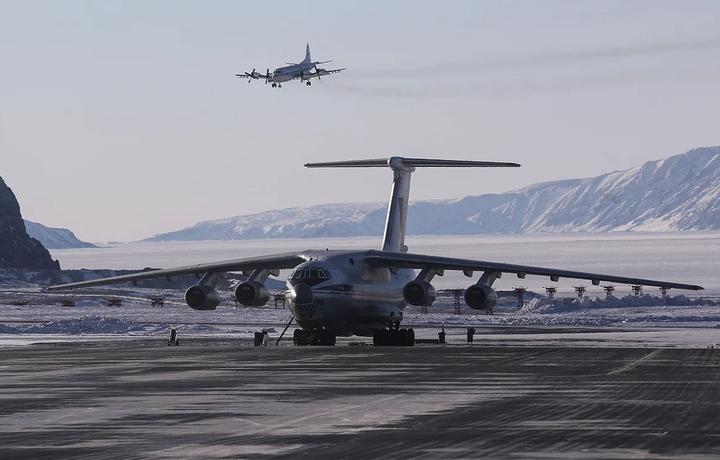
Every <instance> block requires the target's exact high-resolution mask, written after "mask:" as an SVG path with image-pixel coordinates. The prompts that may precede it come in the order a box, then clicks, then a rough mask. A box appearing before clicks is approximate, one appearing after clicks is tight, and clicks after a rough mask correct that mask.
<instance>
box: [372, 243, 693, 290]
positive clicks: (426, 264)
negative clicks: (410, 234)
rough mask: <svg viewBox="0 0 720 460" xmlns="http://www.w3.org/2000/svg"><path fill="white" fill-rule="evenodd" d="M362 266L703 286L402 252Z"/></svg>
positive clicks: (377, 255)
mask: <svg viewBox="0 0 720 460" xmlns="http://www.w3.org/2000/svg"><path fill="white" fill-rule="evenodd" d="M365 262H366V263H367V264H368V265H371V266H373V267H378V268H380V267H384V268H414V269H423V268H434V269H436V270H458V271H463V272H465V273H466V274H470V273H471V272H474V271H479V272H495V273H516V274H518V276H520V277H522V278H524V277H525V275H539V276H548V277H550V278H551V280H553V281H557V280H558V279H559V278H573V279H583V280H590V281H592V283H593V284H594V285H599V284H600V283H601V282H603V281H604V282H610V283H622V284H639V285H643V286H657V287H664V288H674V289H688V290H692V291H699V290H702V289H704V288H703V287H702V286H697V285H692V284H683V283H674V282H670V281H658V280H650V279H644V278H629V277H626V276H615V275H604V274H600V273H589V272H579V271H573V270H556V269H553V268H544V267H534V266H530V265H515V264H504V263H497V262H487V261H482V260H469V259H456V258H452V257H439V256H429V255H423V254H410V253H402V252H387V251H374V250H373V251H368V253H367V254H366V256H365Z"/></svg>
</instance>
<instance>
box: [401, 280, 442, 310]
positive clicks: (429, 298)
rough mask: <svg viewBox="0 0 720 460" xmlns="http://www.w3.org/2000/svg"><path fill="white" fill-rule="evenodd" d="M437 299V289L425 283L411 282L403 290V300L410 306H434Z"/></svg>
mask: <svg viewBox="0 0 720 460" xmlns="http://www.w3.org/2000/svg"><path fill="white" fill-rule="evenodd" d="M436 297H437V293H436V292H435V288H434V287H433V286H432V284H430V283H428V282H425V281H410V282H409V283H408V284H406V285H405V287H404V288H403V298H404V299H405V302H407V303H409V304H410V305H420V306H428V305H432V303H433V302H435V298H436Z"/></svg>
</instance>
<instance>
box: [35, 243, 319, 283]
mask: <svg viewBox="0 0 720 460" xmlns="http://www.w3.org/2000/svg"><path fill="white" fill-rule="evenodd" d="M306 260H307V259H306V257H305V256H304V254H303V253H302V252H288V253H283V254H275V255H269V256H260V257H249V258H246V259H234V260H226V261H222V262H214V263H209V264H200V265H187V266H185V267H178V268H169V269H163V270H150V271H146V272H138V273H131V274H129V275H120V276H112V277H109V278H102V279H96V280H90V281H80V282H77V283H69V284H59V285H57V286H50V287H48V290H49V291H54V290H59V289H73V288H79V287H88V286H102V285H105V284H117V283H125V282H134V283H138V282H140V281H142V280H147V279H153V278H173V277H176V276H180V275H192V274H196V275H203V274H205V273H208V272H215V273H227V272H233V271H248V270H254V269H256V268H266V269H268V270H282V269H287V268H294V267H295V266H297V265H299V264H301V263H303V262H305V261H306Z"/></svg>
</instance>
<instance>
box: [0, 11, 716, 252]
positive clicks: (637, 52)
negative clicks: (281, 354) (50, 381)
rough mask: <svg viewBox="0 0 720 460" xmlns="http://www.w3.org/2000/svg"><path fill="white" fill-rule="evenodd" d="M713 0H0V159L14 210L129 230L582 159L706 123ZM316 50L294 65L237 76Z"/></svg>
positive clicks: (693, 142) (495, 177)
mask: <svg viewBox="0 0 720 460" xmlns="http://www.w3.org/2000/svg"><path fill="white" fill-rule="evenodd" d="M718 17H720V2H717V1H715V0H706V1H702V0H685V1H680V0H677V1H670V0H602V1H600V0H597V1H592V0H587V1H575V0H544V1H535V0H497V1H496V0H485V1H482V0H471V1H461V0H453V1H447V2H440V1H415V0H412V1H410V0H408V1H374V0H363V1H343V2H337V1H320V0H317V1H308V2H298V1H274V2H237V1H219V0H216V1H186V0H154V1H144V0H137V1H136V0H122V1H110V0H109V1H92V0H77V1H71V0H57V1H50V0H47V1H40V0H22V1H21V0H17V1H9V0H0V57H1V58H2V64H0V177H2V178H3V179H4V180H5V182H6V183H7V184H8V186H10V187H11V188H12V189H13V191H14V192H15V195H16V196H17V198H18V200H19V202H20V206H21V211H22V213H23V217H25V218H26V219H28V220H32V221H35V222H40V223H42V224H44V225H47V226H51V227H62V228H68V229H70V230H72V231H73V232H74V233H75V234H76V235H77V236H78V237H79V238H80V239H83V240H85V241H91V242H105V241H135V240H139V239H142V238H146V237H150V236H152V235H154V234H158V233H163V232H167V231H173V230H178V229H181V228H184V227H188V226H191V225H193V224H195V223H197V222H200V221H205V220H213V219H221V218H226V217H231V216H236V215H242V214H251V213H257V212H262V211H266V210H271V209H281V208H289V207H304V206H310V205H316V204H323V203H338V202H381V201H387V199H388V196H389V191H390V184H391V179H392V176H391V174H390V172H389V171H386V170H383V169H367V170H358V169H354V170H328V169H313V170H308V169H305V168H304V167H303V164H304V163H306V162H315V161H333V160H344V159H361V158H379V157H389V156H394V155H399V156H408V157H431V158H457V159H477V160H495V161H514V162H518V163H521V164H522V165H523V166H522V167H521V168H511V169H506V170H501V169H467V170H463V169H449V170H440V169H437V170H436V169H423V170H419V171H417V172H416V173H415V174H413V179H412V180H413V187H412V192H411V200H429V199H451V198H460V197H463V196H467V195H480V194H484V193H496V192H497V193H499V192H506V191H510V190H515V189H518V188H522V187H524V186H527V185H530V184H534V183H538V182H545V181H550V180H559V179H569V178H581V177H592V176H596V175H600V174H603V173H606V172H610V171H615V170H622V169H627V168H630V167H633V166H635V165H638V164H641V163H643V162H645V161H650V160H657V159H661V158H667V157H669V156H672V155H675V154H679V153H682V152H685V151H687V150H690V149H692V148H695V147H701V146H711V145H720V128H719V127H720V124H718V121H717V120H718V116H717V114H718V109H719V108H720V84H718V82H720V29H718V27H717V23H716V19H717V18H718ZM306 43H309V44H310V47H311V51H312V57H313V60H327V59H332V60H333V62H332V63H328V64H324V66H325V67H326V68H339V67H345V68H347V70H346V71H345V72H343V73H341V74H337V75H333V76H329V77H326V78H323V79H322V81H319V82H318V81H314V82H313V85H312V86H311V87H307V86H305V85H304V84H301V83H300V82H297V81H295V82H288V83H285V84H284V85H283V87H282V88H271V85H264V84H263V82H262V81H252V82H250V83H248V82H247V81H245V80H241V79H238V78H236V77H235V76H234V75H235V74H236V73H239V72H245V71H248V72H249V71H251V70H252V69H253V68H255V69H257V70H259V71H265V69H267V68H270V70H273V69H274V68H276V67H279V66H282V65H284V64H285V63H286V62H297V61H299V60H301V59H302V58H303V57H304V51H305V44H306Z"/></svg>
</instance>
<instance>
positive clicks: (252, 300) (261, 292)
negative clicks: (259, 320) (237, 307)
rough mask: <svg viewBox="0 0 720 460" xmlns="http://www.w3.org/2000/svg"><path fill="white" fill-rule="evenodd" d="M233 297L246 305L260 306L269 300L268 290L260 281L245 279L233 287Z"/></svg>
mask: <svg viewBox="0 0 720 460" xmlns="http://www.w3.org/2000/svg"><path fill="white" fill-rule="evenodd" d="M235 299H236V300H237V301H238V302H239V303H240V304H242V305H245V306H246V307H262V306H263V305H265V304H266V303H267V302H268V300H270V292H268V290H267V288H266V287H265V285H264V284H262V283H258V282H257V281H245V282H244V283H240V284H238V285H237V287H235Z"/></svg>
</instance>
